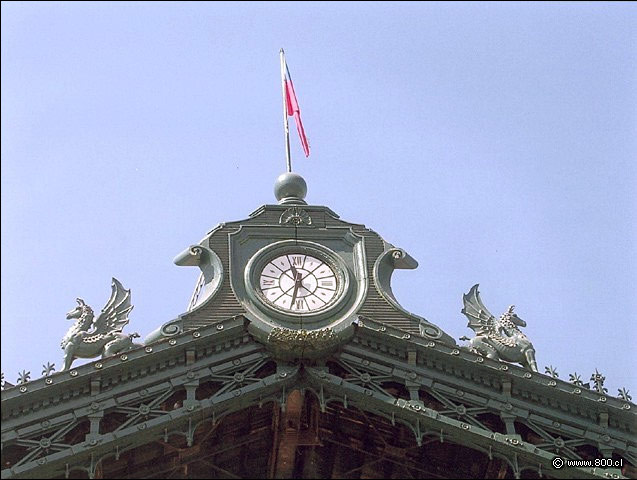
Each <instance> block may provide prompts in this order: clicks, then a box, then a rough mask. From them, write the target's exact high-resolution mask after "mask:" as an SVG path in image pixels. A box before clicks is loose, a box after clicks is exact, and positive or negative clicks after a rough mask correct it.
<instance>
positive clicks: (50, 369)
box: [42, 362, 55, 377]
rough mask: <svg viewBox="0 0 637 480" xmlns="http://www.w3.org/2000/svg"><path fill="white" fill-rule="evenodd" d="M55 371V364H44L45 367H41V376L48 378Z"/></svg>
mask: <svg viewBox="0 0 637 480" xmlns="http://www.w3.org/2000/svg"><path fill="white" fill-rule="evenodd" d="M54 370H55V363H51V362H46V365H42V375H44V376H45V377H48V376H50V375H51V374H52V373H53V371H54Z"/></svg>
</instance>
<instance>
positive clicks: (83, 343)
mask: <svg viewBox="0 0 637 480" xmlns="http://www.w3.org/2000/svg"><path fill="white" fill-rule="evenodd" d="M111 288H112V293H111V298H110V299H109V300H108V302H107V303H106V305H105V306H104V308H103V309H102V312H101V313H100V314H99V316H98V317H97V319H95V320H94V315H93V309H92V308H91V307H89V306H88V305H87V304H86V303H84V300H82V299H81V298H78V299H77V304H78V305H77V307H75V308H74V309H73V310H71V311H70V312H69V313H67V315H66V318H67V319H69V320H71V319H76V320H75V323H74V324H73V326H72V327H71V328H69V331H68V332H66V335H64V338H63V339H62V343H61V347H62V350H64V368H62V370H68V369H69V368H71V364H72V363H73V360H75V359H76V358H93V357H97V356H98V355H100V354H101V355H102V357H108V356H110V355H115V354H117V353H120V352H122V351H126V350H130V349H132V348H135V347H138V346H139V345H138V344H135V343H133V339H134V338H138V337H139V334H138V333H131V334H128V335H127V334H124V333H122V330H123V329H124V327H125V326H126V324H128V322H129V319H128V314H129V313H130V311H131V310H132V309H133V306H132V305H131V300H130V290H126V289H125V288H124V287H123V286H122V284H121V283H120V282H119V280H117V279H116V278H113V283H112V285H111Z"/></svg>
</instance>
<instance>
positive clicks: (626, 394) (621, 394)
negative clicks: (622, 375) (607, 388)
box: [617, 388, 633, 402]
mask: <svg viewBox="0 0 637 480" xmlns="http://www.w3.org/2000/svg"><path fill="white" fill-rule="evenodd" d="M617 392H619V395H617V396H618V397H619V398H621V399H622V400H625V401H627V402H630V401H631V400H632V399H633V397H632V396H630V394H629V392H630V391H629V390H626V389H625V388H618V389H617Z"/></svg>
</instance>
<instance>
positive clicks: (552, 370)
mask: <svg viewBox="0 0 637 480" xmlns="http://www.w3.org/2000/svg"><path fill="white" fill-rule="evenodd" d="M544 373H546V374H547V375H550V376H551V377H553V378H558V377H559V376H560V374H559V373H557V369H556V368H555V367H554V366H553V365H549V366H548V367H544Z"/></svg>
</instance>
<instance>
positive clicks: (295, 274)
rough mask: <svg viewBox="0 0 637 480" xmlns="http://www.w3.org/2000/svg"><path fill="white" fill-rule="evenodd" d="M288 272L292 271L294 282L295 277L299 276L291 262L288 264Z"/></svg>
mask: <svg viewBox="0 0 637 480" xmlns="http://www.w3.org/2000/svg"><path fill="white" fill-rule="evenodd" d="M290 270H292V275H294V281H295V282H296V279H297V277H298V276H299V272H297V271H296V268H294V265H292V262H290Z"/></svg>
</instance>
